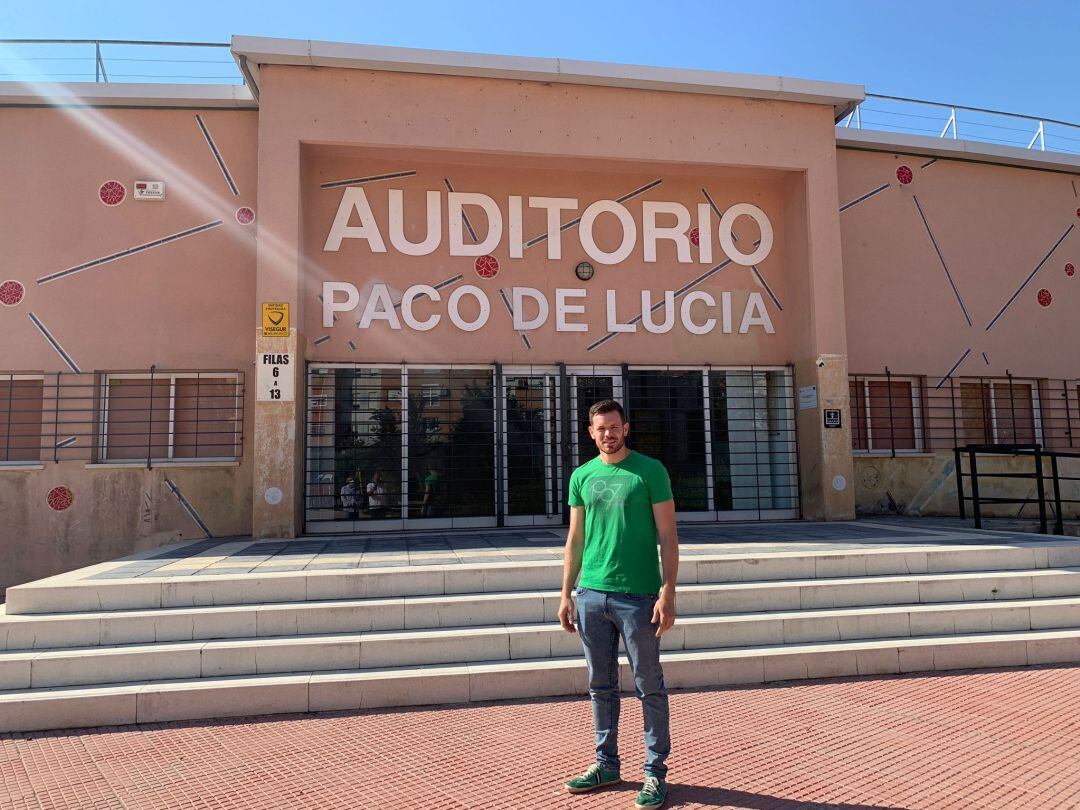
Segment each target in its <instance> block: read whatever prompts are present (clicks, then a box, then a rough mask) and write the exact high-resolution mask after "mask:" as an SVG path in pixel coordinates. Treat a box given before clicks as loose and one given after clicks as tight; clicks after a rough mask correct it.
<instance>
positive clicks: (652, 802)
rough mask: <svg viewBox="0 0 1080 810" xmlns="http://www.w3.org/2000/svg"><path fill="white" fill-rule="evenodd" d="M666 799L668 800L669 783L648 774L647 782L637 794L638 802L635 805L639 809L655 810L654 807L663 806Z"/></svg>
mask: <svg viewBox="0 0 1080 810" xmlns="http://www.w3.org/2000/svg"><path fill="white" fill-rule="evenodd" d="M665 801H667V783H666V782H664V780H663V779H658V778H657V777H655V776H646V777H645V784H644V785H642V787H641V792H640V793H638V795H637V803H636V804H635V805H634V807H636V808H637V810H653V808H656V807H661V806H663V804H664V802H665Z"/></svg>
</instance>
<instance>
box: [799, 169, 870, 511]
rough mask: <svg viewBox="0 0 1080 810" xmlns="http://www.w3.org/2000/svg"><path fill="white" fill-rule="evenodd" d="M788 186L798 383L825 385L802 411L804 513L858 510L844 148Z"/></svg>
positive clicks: (800, 418) (802, 494)
mask: <svg viewBox="0 0 1080 810" xmlns="http://www.w3.org/2000/svg"><path fill="white" fill-rule="evenodd" d="M822 158H823V159H822V160H821V161H819V162H815V163H813V164H812V165H811V167H810V168H808V169H807V170H806V171H805V172H804V173H802V174H800V175H795V176H792V177H791V178H790V179H789V181H788V183H787V188H786V191H785V209H786V213H787V217H786V222H787V225H788V234H787V237H786V240H785V247H786V248H787V258H788V261H789V262H790V266H791V267H792V268H797V267H800V266H801V267H805V268H806V273H805V276H802V277H800V278H798V279H797V282H798V283H797V285H796V288H795V289H796V291H797V293H798V295H799V297H800V298H801V299H802V300H803V302H804V306H803V307H801V308H799V311H798V314H797V315H796V317H795V318H794V322H795V323H794V325H795V330H794V340H795V343H794V347H795V352H794V355H795V358H796V360H795V385H796V389H798V388H803V387H805V386H811V385H813V386H817V406H816V407H814V408H810V409H807V410H799V409H798V408H799V402H798V399H799V392H798V390H796V391H795V397H796V409H797V410H796V414H797V417H796V419H797V424H798V429H799V487H800V496H801V502H802V513H803V517H806V518H809V519H811V520H850V519H853V518H854V517H855V491H854V486H853V483H852V476H853V474H854V473H853V461H852V455H851V432H850V431H851V426H850V425H849V424H848V421H849V418H848V379H847V324H846V320H845V309H844V272H843V265H842V253H841V249H840V217H839V203H838V195H837V175H836V152H835V150H831V151H830V152H829V153H827V154H826V155H823V156H822ZM824 408H839V409H840V410H841V414H842V419H843V427H842V428H839V429H837V428H826V427H825V426H824V414H823V409H824Z"/></svg>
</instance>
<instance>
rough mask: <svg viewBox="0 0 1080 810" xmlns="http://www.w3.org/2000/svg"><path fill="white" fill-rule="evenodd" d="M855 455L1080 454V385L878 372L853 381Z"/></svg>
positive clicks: (1012, 378) (1008, 376) (1008, 375)
mask: <svg viewBox="0 0 1080 810" xmlns="http://www.w3.org/2000/svg"><path fill="white" fill-rule="evenodd" d="M849 396H850V404H851V410H850V418H851V444H852V450H853V451H855V452H873V453H885V452H887V453H889V454H891V455H894V456H895V455H897V454H902V453H911V452H920V451H923V452H932V451H934V450H951V449H952V448H954V447H958V446H965V445H969V444H975V445H989V444H995V445H1002V444H1039V445H1042V446H1043V447H1044V448H1047V449H1053V450H1071V449H1074V448H1075V449H1080V435H1078V431H1080V383H1078V382H1077V381H1075V380H1074V381H1068V380H1061V379H1039V378H1033V377H1017V376H1014V375H1012V374H1011V373H1009V372H1006V374H1005V376H1003V377H927V376H923V375H914V374H906V375H905V374H897V373H894V372H893V371H891V370H890V369H889V368H885V369H884V370H883V371H882V372H881V373H879V374H855V375H852V376H851V377H850V378H849Z"/></svg>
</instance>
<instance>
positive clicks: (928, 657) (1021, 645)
mask: <svg viewBox="0 0 1080 810" xmlns="http://www.w3.org/2000/svg"><path fill="white" fill-rule="evenodd" d="M662 659H663V663H664V673H665V680H666V682H667V684H668V686H669V687H671V688H680V687H708V686H719V685H725V684H754V683H764V682H771V681H784V680H794V679H803V678H817V677H833V676H851V675H874V674H893V673H901V672H924V671H932V670H950V669H966V668H971V667H993V666H1024V665H1032V664H1049V663H1061V662H1076V661H1080V629H1077V628H1072V629H1064V630H1039V631H1034V630H1029V631H1023V632H1007V633H983V634H964V635H948V636H925V637H921V638H884V639H874V640H857V641H836V642H822V643H817V644H805V645H793V644H789V645H782V646H765V647H749V648H747V647H744V648H736V649H730V648H715V649H703V650H695V651H681V652H666V653H663V655H662ZM621 680H622V686H623V688H624V689H626V690H629V689H630V687H631V678H630V673H629V671H628V667H627V664H626V661H625V660H622V662H621ZM587 687H588V684H587V676H586V671H585V665H584V662H583V661H582V659H581V658H580V657H575V658H545V659H538V660H537V659H533V660H520V661H494V662H492V661H483V662H476V663H466V664H456V665H446V666H435V667H390V668H380V669H369V670H355V669H345V670H341V671H331V672H312V671H307V672H302V673H294V674H291V675H285V676H282V675H272V676H271V675H255V676H246V677H219V678H186V679H174V680H168V681H157V682H153V683H145V682H137V681H136V682H126V683H118V684H113V685H94V686H85V687H74V688H71V687H67V688H65V687H59V688H46V689H33V690H16V691H6V692H0V732H3V731H31V730H41V729H54V728H74V727H84V726H100V725H117V724H126V723H136V722H138V723H150V722H162V721H168V720H190V719H201V718H211V717H235V716H245V715H262V714H279V713H292V712H307V711H326V710H342V709H357V708H380V707H388V706H408V705H424V704H436V703H463V702H470V701H484V700H494V699H504V698H521V697H536V696H541V695H573V694H584V693H585V692H587Z"/></svg>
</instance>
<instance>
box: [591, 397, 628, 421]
mask: <svg viewBox="0 0 1080 810" xmlns="http://www.w3.org/2000/svg"><path fill="white" fill-rule="evenodd" d="M612 412H616V413H618V414H619V419H621V420H622V421H623V422H625V421H626V411H624V410H623V406H622V405H620V404H619V403H618V402H616V401H615V400H613V399H602V400H600V401H599V402H594V403H593V404H592V407H591V408H589V424H590V425H591V424H592V420H593V417H594V416H596V415H597V414H598V413H612Z"/></svg>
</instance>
